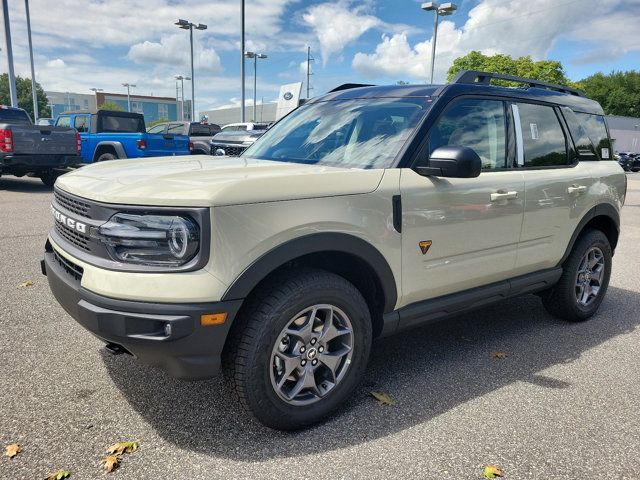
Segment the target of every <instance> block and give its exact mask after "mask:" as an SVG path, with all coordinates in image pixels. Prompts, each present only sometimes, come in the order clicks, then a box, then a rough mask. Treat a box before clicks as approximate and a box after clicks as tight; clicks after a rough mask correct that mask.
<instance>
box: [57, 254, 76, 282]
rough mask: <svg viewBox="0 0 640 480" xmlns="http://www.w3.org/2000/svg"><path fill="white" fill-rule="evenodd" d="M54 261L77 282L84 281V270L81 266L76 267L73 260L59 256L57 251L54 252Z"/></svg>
mask: <svg viewBox="0 0 640 480" xmlns="http://www.w3.org/2000/svg"><path fill="white" fill-rule="evenodd" d="M53 259H54V260H55V261H56V263H57V264H58V265H60V266H61V267H62V268H63V269H64V271H65V272H67V273H68V274H69V275H71V276H72V277H73V278H75V279H76V280H77V281H80V280H82V274H83V273H84V269H83V268H82V267H81V266H79V265H76V264H75V263H73V262H72V261H71V260H67V259H66V258H64V257H63V256H62V255H58V252H56V251H55V250H53Z"/></svg>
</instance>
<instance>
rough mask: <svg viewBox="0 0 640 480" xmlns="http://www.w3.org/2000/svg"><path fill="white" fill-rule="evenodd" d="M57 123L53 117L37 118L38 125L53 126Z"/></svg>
mask: <svg viewBox="0 0 640 480" xmlns="http://www.w3.org/2000/svg"><path fill="white" fill-rule="evenodd" d="M55 124H56V121H55V120H54V119H53V118H46V117H40V118H39V119H38V120H36V125H49V126H53V125H55Z"/></svg>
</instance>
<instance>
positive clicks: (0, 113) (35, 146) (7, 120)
mask: <svg viewBox="0 0 640 480" xmlns="http://www.w3.org/2000/svg"><path fill="white" fill-rule="evenodd" d="M79 153H80V137H79V135H78V134H77V132H76V131H75V130H74V129H73V128H60V127H52V126H49V125H34V124H33V123H32V122H31V117H29V114H28V113H27V112H25V111H24V110H23V109H21V108H14V107H6V106H0V175H15V176H16V177H22V176H24V175H28V176H32V177H39V178H40V180H42V183H44V184H45V185H47V186H52V185H53V184H54V182H55V180H56V178H57V177H58V176H59V175H61V174H62V173H64V172H65V169H66V168H67V167H69V166H72V165H75V164H78V163H80V156H79Z"/></svg>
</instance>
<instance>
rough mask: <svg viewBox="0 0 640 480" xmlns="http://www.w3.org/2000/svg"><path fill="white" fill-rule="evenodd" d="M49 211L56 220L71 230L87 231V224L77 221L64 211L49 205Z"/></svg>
mask: <svg viewBox="0 0 640 480" xmlns="http://www.w3.org/2000/svg"><path fill="white" fill-rule="evenodd" d="M51 213H52V214H53V217H54V218H55V219H56V221H57V222H60V223H61V224H63V225H65V226H67V227H69V228H70V229H72V230H76V231H78V232H80V233H87V225H86V224H85V223H82V222H79V221H78V220H75V219H73V218H71V217H69V216H68V215H65V214H64V213H60V212H59V211H58V210H56V209H55V208H53V206H51Z"/></svg>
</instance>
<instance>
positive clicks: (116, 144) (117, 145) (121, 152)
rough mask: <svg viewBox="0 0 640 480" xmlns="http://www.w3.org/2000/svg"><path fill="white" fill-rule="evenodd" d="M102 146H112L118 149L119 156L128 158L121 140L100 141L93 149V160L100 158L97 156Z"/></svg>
mask: <svg viewBox="0 0 640 480" xmlns="http://www.w3.org/2000/svg"><path fill="white" fill-rule="evenodd" d="M100 147H110V148H113V149H114V150H115V151H116V155H117V156H118V158H127V153H126V152H125V151H124V147H123V146H122V144H121V143H120V142H99V143H98V144H97V145H96V149H95V150H94V151H93V160H94V161H96V160H97V159H98V158H97V156H96V152H97V151H98V150H99V149H100Z"/></svg>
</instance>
